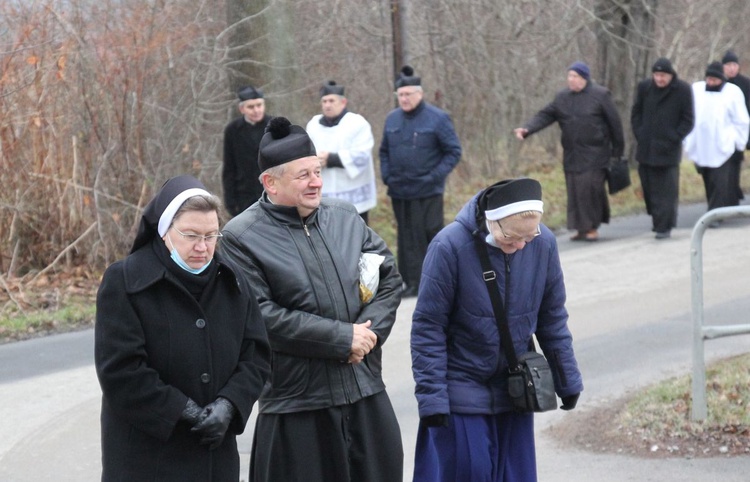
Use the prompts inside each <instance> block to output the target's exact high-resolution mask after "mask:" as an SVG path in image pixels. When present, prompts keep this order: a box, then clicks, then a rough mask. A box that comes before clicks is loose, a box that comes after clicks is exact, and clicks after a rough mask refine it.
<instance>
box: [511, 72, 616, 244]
mask: <svg viewBox="0 0 750 482" xmlns="http://www.w3.org/2000/svg"><path fill="white" fill-rule="evenodd" d="M567 83H568V87H567V88H566V89H563V90H561V91H560V92H558V93H557V95H556V96H555V99H554V100H553V101H552V102H551V103H549V104H547V106H546V107H544V108H543V109H542V110H540V111H539V112H538V113H537V114H536V115H535V116H534V117H533V118H532V119H531V120H530V121H528V122H527V123H526V124H525V125H524V126H523V127H518V128H516V129H515V130H514V131H513V132H514V133H515V135H516V137H517V138H518V139H520V140H524V139H526V138H527V137H528V136H530V135H532V134H534V133H535V132H538V131H540V130H542V129H544V128H545V127H547V126H549V125H551V124H553V123H555V122H557V123H558V124H559V125H560V129H561V130H562V137H561V142H562V146H563V170H564V171H565V184H566V188H567V192H568V207H567V216H568V221H567V224H568V229H571V230H576V231H577V232H576V234H575V235H574V236H573V237H572V238H571V239H572V240H574V241H596V240H597V239H599V231H598V229H599V226H600V225H601V224H602V223H608V222H609V199H608V198H607V191H606V189H605V181H606V178H607V168H608V167H609V165H610V163H611V162H612V161H613V159H617V158H620V157H621V156H622V154H623V151H624V148H625V138H624V135H623V130H622V122H621V120H620V114H619V113H618V112H617V108H616V107H615V104H614V102H613V101H612V95H611V94H610V92H609V90H607V89H606V88H604V87H602V86H600V85H597V84H595V83H594V82H593V81H592V80H591V72H590V70H589V67H588V65H586V64H585V63H583V62H574V63H573V64H571V66H570V67H568V77H567Z"/></svg>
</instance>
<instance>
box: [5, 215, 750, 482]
mask: <svg viewBox="0 0 750 482" xmlns="http://www.w3.org/2000/svg"><path fill="white" fill-rule="evenodd" d="M704 211H705V207H704V206H703V205H694V206H686V207H683V208H681V210H680V224H679V226H678V228H677V229H676V230H675V231H673V236H672V238H671V239H669V240H665V241H656V240H654V239H653V235H652V233H651V232H650V231H649V230H650V220H649V218H647V217H645V216H634V217H629V218H624V219H617V220H614V221H613V222H612V223H611V224H610V225H607V226H604V227H603V228H602V230H601V235H602V239H601V240H600V241H599V242H597V243H591V244H588V243H574V242H571V241H569V240H568V236H567V234H566V233H561V234H560V236H559V238H558V239H559V244H560V249H561V258H562V264H563V270H564V272H565V277H566V284H567V289H568V309H569V311H570V326H571V330H572V331H573V335H574V338H575V347H576V352H577V355H578V360H579V363H580V366H581V369H582V372H583V374H584V384H585V391H584V393H583V395H582V397H581V400H580V402H579V407H578V408H577V410H579V411H581V412H582V413H586V410H591V409H592V408H594V407H597V406H600V405H602V404H606V403H608V402H609V401H611V400H614V399H616V398H618V397H619V396H621V395H624V394H626V393H627V392H629V391H632V390H634V389H637V388H638V387H642V386H644V385H646V384H648V383H651V382H654V381H657V380H660V379H663V378H667V377H671V376H675V375H681V374H685V373H689V371H690V367H691V348H692V318H691V297H690V293H691V287H690V256H691V255H690V239H691V234H692V226H693V225H694V223H695V222H696V220H697V219H698V218H699V217H700V216H701V215H702V214H703V213H704ZM749 238H750V221H749V220H747V219H736V220H732V221H729V222H726V223H725V225H724V226H722V227H721V228H720V229H712V230H709V231H707V233H706V236H705V239H704V248H705V254H704V272H705V313H706V322H707V323H714V324H730V323H750V320H748V318H750V317H748V313H749V312H750V296H748V293H749V292H750V283H749V282H750V250H749V249H748V239H749ZM413 308H414V300H413V299H407V300H404V302H403V303H402V305H401V307H400V309H399V314H398V317H399V319H398V323H397V324H396V327H395V328H394V330H393V333H392V334H391V337H390V339H389V341H388V343H387V344H386V346H385V348H384V350H385V355H384V359H385V367H384V373H385V378H386V383H387V385H388V391H389V394H390V396H391V399H392V401H393V404H394V406H395V409H396V413H397V415H398V417H399V421H400V423H401V429H402V434H403V440H404V449H405V452H406V454H405V477H404V480H411V468H412V455H413V450H414V441H415V433H416V426H417V421H418V420H417V414H416V402H415V400H414V396H413V381H412V378H411V372H410V358H409V329H410V324H411V322H410V320H411V312H412V310H413ZM749 340H750V338H748V336H747V335H742V336H735V337H731V338H723V339H721V340H714V341H710V342H708V343H707V345H706V357H707V358H708V359H709V360H710V359H718V358H721V357H725V356H729V355H731V354H736V353H744V352H747V351H750V349H749V347H750V345H748V341H749ZM92 358H93V332H92V330H87V331H82V332H77V333H69V334H64V335H58V336H52V337H47V338H42V339H37V340H30V341H25V342H19V343H14V344H8V345H2V346H0V407H2V408H3V416H2V417H0V434H2V436H1V437H0V481H10V482H23V481H29V482H32V481H33V482H40V481H93V480H98V479H99V471H100V461H99V456H100V454H99V398H100V391H99V386H98V383H97V381H96V376H95V374H94V369H93V366H92ZM565 416H566V413H565V412H562V411H559V410H558V411H556V412H552V413H546V414H541V415H538V416H537V418H536V421H537V445H538V447H537V452H538V454H537V458H538V466H539V479H540V481H542V482H547V481H553V482H557V481H560V482H568V481H576V482H594V481H596V482H601V481H615V482H619V481H659V482H661V481H681V482H685V481H687V482H690V481H696V482H697V481H713V480H722V481H727V482H734V481H737V482H739V481H747V480H748V479H749V477H748V472H750V458H748V457H735V458H726V457H720V456H719V455H718V454H717V456H716V457H715V458H706V459H689V458H674V459H670V460H659V459H635V458H631V457H628V456H623V455H605V454H598V453H596V452H595V451H592V452H588V451H581V450H578V449H573V448H570V447H561V446H559V444H558V443H557V442H556V441H555V440H553V439H552V437H551V436H550V435H549V433H548V432H547V431H546V430H545V429H546V428H548V427H550V426H552V425H554V424H556V423H558V422H559V421H560V420H562V419H563V417H565ZM251 434H252V425H250V426H248V429H247V431H246V434H245V435H243V436H242V437H240V450H241V452H242V462H243V469H242V472H241V473H242V479H243V480H246V478H247V477H246V475H247V463H248V458H249V455H248V454H249V451H250V444H251Z"/></svg>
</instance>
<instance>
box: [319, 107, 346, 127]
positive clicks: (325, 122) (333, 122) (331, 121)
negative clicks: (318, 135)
mask: <svg viewBox="0 0 750 482" xmlns="http://www.w3.org/2000/svg"><path fill="white" fill-rule="evenodd" d="M347 112H348V111H347V110H346V109H344V110H342V111H341V114H339V115H337V116H336V117H332V118H328V117H326V116H324V115H322V116H320V121H318V122H320V125H322V126H324V127H335V126H337V125H339V122H341V119H342V118H343V117H344V116H345V115H346V113H347Z"/></svg>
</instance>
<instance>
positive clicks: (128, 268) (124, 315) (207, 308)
mask: <svg viewBox="0 0 750 482" xmlns="http://www.w3.org/2000/svg"><path fill="white" fill-rule="evenodd" d="M162 248H163V249H165V251H166V247H164V245H163V243H162V242H161V240H156V241H155V242H151V243H148V244H146V245H144V246H142V247H141V248H140V249H138V250H137V251H136V252H134V253H133V254H131V255H130V256H128V257H127V258H125V259H124V260H122V261H118V262H116V263H114V264H112V265H111V266H110V267H109V268H108V269H107V271H106V272H105V274H104V277H103V279H102V283H101V286H100V288H99V293H98V295H97V302H96V328H95V359H96V372H97V376H98V377H99V383H100V385H101V387H102V393H103V396H102V413H101V429H102V466H103V472H102V480H104V481H114V480H117V481H133V480H159V481H186V480H195V481H232V482H236V481H237V480H238V479H239V455H238V452H237V443H236V435H237V434H240V433H242V431H243V430H244V428H245V425H246V423H247V420H248V418H249V416H250V412H251V410H252V406H253V404H254V403H255V401H256V400H257V398H258V396H259V395H260V392H261V389H262V387H263V384H264V383H265V380H266V378H267V376H268V373H269V359H270V349H269V346H268V340H267V337H266V333H265V329H264V324H263V322H262V320H261V318H260V310H259V308H258V304H257V301H256V300H255V298H254V297H253V296H252V292H251V291H250V287H249V285H248V284H247V283H246V282H245V281H244V280H243V279H241V278H240V277H238V276H236V275H235V269H234V268H233V267H232V266H231V265H230V264H228V263H227V262H226V261H222V260H221V258H220V257H218V256H216V257H214V260H213V262H214V263H217V267H216V269H215V270H212V272H213V277H212V279H211V280H210V281H209V283H208V285H207V286H206V287H205V288H204V291H203V295H202V296H201V299H200V303H199V302H198V301H197V300H196V299H195V298H194V297H193V296H192V295H191V294H190V293H189V292H188V291H187V290H186V289H185V287H184V285H183V284H182V283H181V282H180V281H179V280H178V278H177V277H176V276H175V275H173V274H172V273H170V271H169V270H168V269H167V268H166V266H165V265H164V263H163V262H162V261H161V259H160V257H159V256H157V254H156V252H155V249H162ZM161 258H162V259H163V258H165V256H164V255H162V256H161ZM166 262H170V260H169V258H168V254H167V255H166ZM218 396H221V397H224V398H226V399H228V400H229V401H231V402H232V404H233V405H234V406H235V409H236V412H235V415H234V418H233V420H232V423H231V425H230V427H229V429H228V431H227V434H226V437H225V438H224V441H223V443H222V445H221V446H220V447H218V448H217V449H216V450H213V451H209V449H208V446H207V445H200V444H199V437H198V436H196V435H195V434H192V433H191V432H190V426H189V425H188V424H187V423H185V422H182V421H179V419H180V415H181V414H182V411H183V409H184V408H185V404H186V403H187V399H188V397H190V398H192V399H193V400H195V402H196V403H198V405H200V406H201V407H203V406H205V405H207V404H208V403H210V402H212V401H213V400H215V399H216V397H218Z"/></svg>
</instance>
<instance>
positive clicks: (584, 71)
mask: <svg viewBox="0 0 750 482" xmlns="http://www.w3.org/2000/svg"><path fill="white" fill-rule="evenodd" d="M568 70H572V71H573V72H575V73H577V74H578V75H580V76H581V77H583V78H584V79H586V80H587V81H588V80H590V79H591V70H589V66H588V65H586V64H584V63H583V62H573V63H572V64H571V66H570V67H568Z"/></svg>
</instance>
